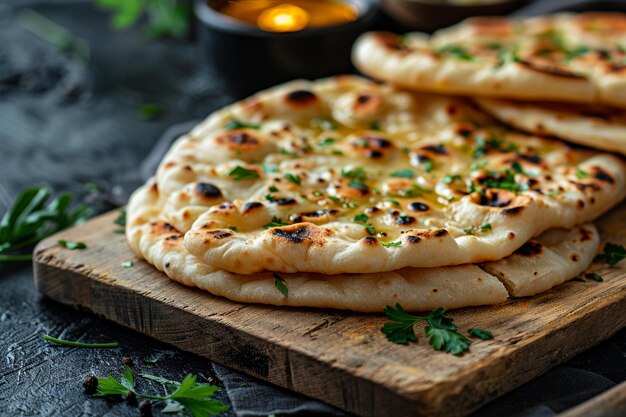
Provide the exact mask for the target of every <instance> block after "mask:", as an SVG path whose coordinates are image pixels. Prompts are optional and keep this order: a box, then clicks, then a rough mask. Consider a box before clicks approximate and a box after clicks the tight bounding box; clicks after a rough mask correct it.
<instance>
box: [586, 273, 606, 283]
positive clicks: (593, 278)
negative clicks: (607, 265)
mask: <svg viewBox="0 0 626 417" xmlns="http://www.w3.org/2000/svg"><path fill="white" fill-rule="evenodd" d="M585 278H589V279H592V280H594V281H597V282H603V281H604V280H603V279H602V277H601V276H600V275H598V274H585Z"/></svg>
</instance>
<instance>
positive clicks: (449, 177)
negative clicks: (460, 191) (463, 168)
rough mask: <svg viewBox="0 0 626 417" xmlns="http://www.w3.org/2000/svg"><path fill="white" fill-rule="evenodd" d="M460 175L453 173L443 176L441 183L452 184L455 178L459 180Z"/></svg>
mask: <svg viewBox="0 0 626 417" xmlns="http://www.w3.org/2000/svg"><path fill="white" fill-rule="evenodd" d="M461 178H462V177H461V176H460V175H458V174H454V175H446V176H445V177H443V183H444V184H452V183H453V182H454V181H456V180H460V179H461Z"/></svg>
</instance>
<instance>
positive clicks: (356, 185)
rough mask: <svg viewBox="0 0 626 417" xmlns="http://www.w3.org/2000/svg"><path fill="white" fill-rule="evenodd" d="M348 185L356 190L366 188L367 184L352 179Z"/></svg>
mask: <svg viewBox="0 0 626 417" xmlns="http://www.w3.org/2000/svg"><path fill="white" fill-rule="evenodd" d="M348 187H350V188H356V189H357V190H362V191H365V190H368V187H367V184H365V183H363V182H361V181H357V180H352V181H350V182H349V183H348Z"/></svg>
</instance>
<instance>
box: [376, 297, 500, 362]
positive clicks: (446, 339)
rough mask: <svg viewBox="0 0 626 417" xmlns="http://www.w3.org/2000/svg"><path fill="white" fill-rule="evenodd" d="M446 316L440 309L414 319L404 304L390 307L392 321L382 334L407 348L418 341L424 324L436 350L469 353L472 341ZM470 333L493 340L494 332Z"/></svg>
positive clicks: (387, 309) (388, 308)
mask: <svg viewBox="0 0 626 417" xmlns="http://www.w3.org/2000/svg"><path fill="white" fill-rule="evenodd" d="M445 312H446V310H445V309H444V308H443V307H440V308H438V309H436V310H435V311H432V312H430V313H429V314H428V315H426V316H414V315H412V314H409V313H407V312H406V311H404V309H403V308H402V306H401V305H400V304H396V307H395V308H393V307H390V306H387V307H386V308H385V314H386V315H387V317H389V318H390V319H391V320H392V321H391V322H387V323H385V324H384V325H383V327H382V328H381V331H382V332H383V333H384V334H385V336H387V339H388V340H389V341H390V342H393V343H397V344H400V345H404V344H407V343H409V342H415V341H417V335H416V334H415V330H414V328H413V327H414V325H415V324H416V323H418V322H420V321H424V322H426V324H427V325H426V328H425V329H424V332H425V334H426V337H428V343H429V344H430V345H431V346H432V347H433V348H434V349H435V350H443V351H445V352H447V353H451V354H453V355H460V354H462V353H464V352H466V351H468V350H469V346H470V344H471V343H472V341H471V340H470V339H469V338H467V337H466V336H465V335H463V334H461V333H459V332H458V330H457V327H456V324H454V320H453V319H451V318H449V317H445V316H444V313H445ZM469 333H470V335H471V336H474V337H477V338H480V339H482V340H488V339H490V338H493V335H492V334H491V332H489V331H487V330H483V329H470V332H469Z"/></svg>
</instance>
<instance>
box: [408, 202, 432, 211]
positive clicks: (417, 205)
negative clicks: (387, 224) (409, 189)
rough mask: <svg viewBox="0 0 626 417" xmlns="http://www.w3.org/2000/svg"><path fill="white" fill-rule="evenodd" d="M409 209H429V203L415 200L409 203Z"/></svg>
mask: <svg viewBox="0 0 626 417" xmlns="http://www.w3.org/2000/svg"><path fill="white" fill-rule="evenodd" d="M407 209H409V210H411V211H428V209H429V207H428V205H426V204H424V203H421V202H419V201H414V202H412V203H409V205H408V206H407Z"/></svg>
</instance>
